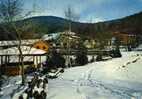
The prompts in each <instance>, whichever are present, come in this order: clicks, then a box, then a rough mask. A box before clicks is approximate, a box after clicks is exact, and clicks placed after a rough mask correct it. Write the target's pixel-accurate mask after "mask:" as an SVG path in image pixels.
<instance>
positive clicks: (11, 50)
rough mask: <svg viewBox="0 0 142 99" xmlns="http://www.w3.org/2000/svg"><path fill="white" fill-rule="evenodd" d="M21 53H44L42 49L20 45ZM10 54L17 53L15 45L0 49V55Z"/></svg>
mask: <svg viewBox="0 0 142 99" xmlns="http://www.w3.org/2000/svg"><path fill="white" fill-rule="evenodd" d="M21 49H22V52H23V54H44V53H46V52H45V51H44V50H40V49H36V48H33V47H32V48H31V47H28V46H21ZM10 54H19V50H18V48H17V47H12V48H8V49H5V50H0V55H10Z"/></svg>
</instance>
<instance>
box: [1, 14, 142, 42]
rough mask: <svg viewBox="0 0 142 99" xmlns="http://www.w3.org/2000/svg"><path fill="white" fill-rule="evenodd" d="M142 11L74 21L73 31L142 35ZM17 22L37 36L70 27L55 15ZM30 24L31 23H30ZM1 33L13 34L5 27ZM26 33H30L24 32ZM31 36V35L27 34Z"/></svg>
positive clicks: (96, 35) (109, 34)
mask: <svg viewBox="0 0 142 99" xmlns="http://www.w3.org/2000/svg"><path fill="white" fill-rule="evenodd" d="M141 22H142V12H140V13H137V14H134V15H131V16H127V17H124V18H121V19H117V20H112V21H105V22H99V23H80V22H72V31H73V32H76V33H78V34H81V35H83V36H89V37H99V36H102V35H103V36H104V37H110V36H111V33H113V32H122V33H133V34H140V35H142V23H141ZM16 24H17V25H18V26H19V27H21V26H26V32H27V33H33V32H34V34H32V35H36V36H35V37H39V36H42V35H43V34H45V33H54V32H62V31H64V30H67V29H68V21H67V20H66V19H63V18H59V17H55V16H38V17H32V18H28V19H25V20H22V21H18V22H16ZM29 24H30V25H29ZM0 31H1V35H0V39H1V40H2V39H9V38H10V39H11V38H13V35H10V33H9V34H8V35H9V37H7V32H3V29H2V28H1V29H0ZM25 35H29V34H26V33H24V35H23V37H24V36H25ZM26 37H29V36H26Z"/></svg>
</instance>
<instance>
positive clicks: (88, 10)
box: [24, 0, 142, 22]
mask: <svg viewBox="0 0 142 99" xmlns="http://www.w3.org/2000/svg"><path fill="white" fill-rule="evenodd" d="M33 1H34V2H35V3H34V4H35V8H36V13H34V16H42V15H44V16H46V15H51V16H58V17H63V18H64V11H65V9H67V7H68V6H71V7H72V8H73V9H74V11H75V12H76V13H77V14H79V15H80V21H81V22H98V21H106V20H113V19H117V18H121V17H125V16H128V15H132V14H134V13H138V12H140V11H142V0H24V9H25V10H26V11H27V10H31V9H33V8H34V7H33Z"/></svg>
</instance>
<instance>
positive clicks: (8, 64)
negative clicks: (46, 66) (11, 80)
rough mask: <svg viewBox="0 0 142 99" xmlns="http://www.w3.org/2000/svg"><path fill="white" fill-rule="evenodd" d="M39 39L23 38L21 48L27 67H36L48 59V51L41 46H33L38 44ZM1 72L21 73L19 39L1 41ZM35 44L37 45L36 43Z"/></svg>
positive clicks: (8, 73) (9, 73)
mask: <svg viewBox="0 0 142 99" xmlns="http://www.w3.org/2000/svg"><path fill="white" fill-rule="evenodd" d="M38 42H39V39H35V40H22V43H21V50H22V53H23V57H24V65H25V69H26V67H28V66H29V65H30V66H33V67H34V68H36V67H37V66H38V65H39V64H41V63H42V62H44V61H45V60H46V55H45V53H46V51H45V50H47V48H44V49H45V50H43V49H41V48H39V49H37V48H34V47H32V46H33V45H34V44H35V43H36V44H37V43H38ZM0 43H1V45H0V46H1V48H2V49H1V50H0V72H3V73H5V74H7V75H17V74H20V67H19V65H20V63H19V55H20V54H19V50H18V47H17V45H18V43H19V42H18V41H0ZM34 46H35V45H34Z"/></svg>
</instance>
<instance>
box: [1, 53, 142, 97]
mask: <svg viewBox="0 0 142 99" xmlns="http://www.w3.org/2000/svg"><path fill="white" fill-rule="evenodd" d="M122 55H123V56H122V58H115V59H111V60H108V61H102V62H94V63H90V64H87V65H86V66H81V67H74V68H68V69H65V72H64V73H63V74H61V75H60V76H59V77H58V78H57V79H52V80H49V85H48V91H47V99H142V52H140V51H139V52H122ZM15 79H16V80H18V79H19V78H18V77H16V78H15ZM16 82H17V84H14V81H13V83H10V84H9V85H7V86H6V87H5V88H3V93H4V96H2V97H1V99H10V95H11V94H10V93H11V92H12V91H11V90H14V89H15V88H17V87H18V82H19V81H16ZM21 90H22V89H21ZM16 95H17V94H16ZM16 95H14V96H16ZM13 99H16V98H15V97H13Z"/></svg>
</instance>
